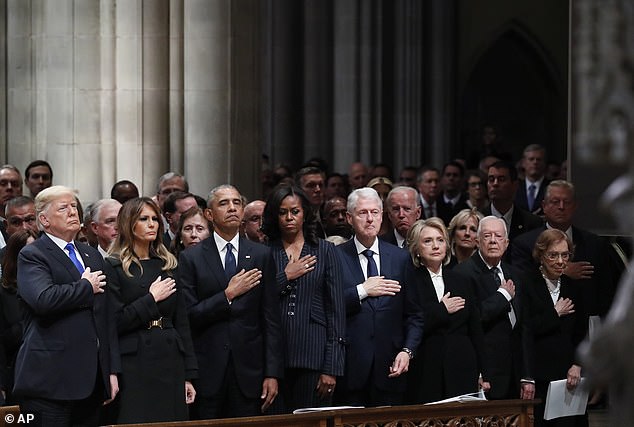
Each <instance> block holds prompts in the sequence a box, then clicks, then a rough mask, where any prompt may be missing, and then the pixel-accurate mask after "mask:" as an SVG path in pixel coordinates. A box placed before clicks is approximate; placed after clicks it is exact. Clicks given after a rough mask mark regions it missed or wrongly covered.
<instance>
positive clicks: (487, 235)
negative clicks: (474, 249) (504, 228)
mask: <svg viewBox="0 0 634 427" xmlns="http://www.w3.org/2000/svg"><path fill="white" fill-rule="evenodd" d="M504 239H506V236H503V235H501V234H493V233H485V234H483V235H482V240H484V241H485V242H490V241H491V240H497V241H500V240H504Z"/></svg>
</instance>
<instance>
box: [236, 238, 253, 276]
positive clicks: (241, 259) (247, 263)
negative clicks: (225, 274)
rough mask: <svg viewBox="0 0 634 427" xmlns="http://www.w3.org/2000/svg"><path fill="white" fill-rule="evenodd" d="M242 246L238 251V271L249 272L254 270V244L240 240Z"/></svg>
mask: <svg viewBox="0 0 634 427" xmlns="http://www.w3.org/2000/svg"><path fill="white" fill-rule="evenodd" d="M239 244H240V246H239V249H238V262H237V265H238V270H237V271H240V270H242V269H244V270H245V271H249V270H251V269H252V268H253V262H254V260H253V255H252V251H253V243H252V242H250V241H248V240H246V239H243V238H240V243H239Z"/></svg>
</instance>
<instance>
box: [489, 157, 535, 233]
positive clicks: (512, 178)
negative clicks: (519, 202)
mask: <svg viewBox="0 0 634 427" xmlns="http://www.w3.org/2000/svg"><path fill="white" fill-rule="evenodd" d="M517 186H518V179H517V170H516V169H515V166H513V165H512V164H510V163H508V162H504V161H498V162H495V163H493V164H492V165H491V166H489V171H488V176H487V187H488V190H489V199H490V200H491V204H490V205H489V206H488V207H487V208H485V209H484V211H483V212H482V214H483V215H485V216H487V215H494V216H497V217H498V218H502V219H504V222H505V223H506V227H507V230H508V238H509V240H510V241H511V242H512V241H513V239H515V238H516V237H517V236H519V235H520V234H522V233H526V232H527V231H530V230H533V229H535V228H539V227H541V225H542V220H541V218H540V217H538V216H537V215H533V214H532V213H530V212H528V211H526V210H524V209H522V208H520V207H519V206H516V205H515V204H514V203H513V200H514V198H515V193H516V192H517Z"/></svg>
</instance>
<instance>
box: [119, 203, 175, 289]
mask: <svg viewBox="0 0 634 427" xmlns="http://www.w3.org/2000/svg"><path fill="white" fill-rule="evenodd" d="M146 206H148V207H150V208H152V210H153V211H154V213H155V214H156V216H157V217H158V230H157V232H156V239H155V240H154V241H153V242H152V243H151V244H150V256H154V257H157V258H160V259H162V260H163V268H162V270H163V271H167V270H173V269H175V268H176V266H177V265H178V261H176V257H175V256H174V255H172V253H171V252H170V251H168V250H167V248H166V247H165V245H163V233H164V231H163V220H162V218H161V210H160V209H159V207H158V205H157V204H156V203H155V202H154V201H153V200H152V199H150V198H149V197H137V198H136V199H130V200H128V201H127V202H125V203H124V204H123V206H122V207H121V210H119V215H117V227H118V232H119V234H118V236H117V238H116V239H115V241H114V242H113V243H112V246H111V248H110V251H109V252H108V253H109V254H110V255H111V256H113V257H115V258H119V259H120V260H121V266H122V267H123V272H124V273H125V274H126V276H128V277H132V273H130V266H131V265H132V263H134V264H136V265H138V266H139V268H140V269H141V273H143V266H142V265H141V261H140V259H139V257H138V255H137V254H135V253H134V226H135V225H136V222H137V221H138V219H139V217H140V216H141V211H142V210H143V208H144V207H146Z"/></svg>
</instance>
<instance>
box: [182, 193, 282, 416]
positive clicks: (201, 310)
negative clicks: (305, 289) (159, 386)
mask: <svg viewBox="0 0 634 427" xmlns="http://www.w3.org/2000/svg"><path fill="white" fill-rule="evenodd" d="M207 206H208V208H207V209H206V211H205V216H206V217H207V219H209V220H210V221H211V222H212V223H213V228H214V232H213V233H212V235H211V236H210V237H209V238H207V239H206V240H204V241H203V242H202V243H200V244H198V245H196V246H194V247H192V248H190V249H188V250H187V251H183V252H182V254H181V256H180V260H179V267H178V271H179V280H178V283H179V287H180V289H182V291H183V292H184V293H185V299H186V301H187V306H188V310H189V321H190V326H191V330H192V339H193V341H194V347H195V350H196V356H197V357H198V381H197V383H196V391H197V395H196V412H197V414H196V415H197V417H198V418H200V419H209V418H222V417H239V416H253V415H258V414H261V413H262V412H265V411H266V410H267V409H268V408H269V406H270V405H271V403H273V400H274V399H275V397H276V396H277V393H278V379H279V378H281V377H282V375H283V364H284V356H283V352H282V335H281V333H282V329H281V326H280V317H279V316H280V313H279V302H278V301H279V300H278V292H277V290H276V286H275V285H276V283H275V274H276V270H275V265H274V261H273V257H272V255H271V252H270V250H269V248H267V247H266V246H264V245H261V244H259V243H255V242H251V241H249V240H247V239H245V238H243V237H240V235H239V230H240V223H241V221H242V217H243V215H244V206H243V199H242V196H241V195H240V193H239V192H238V190H237V189H236V188H235V187H233V186H231V185H221V186H219V187H216V188H214V189H213V190H211V193H210V195H209V199H208V202H207Z"/></svg>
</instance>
